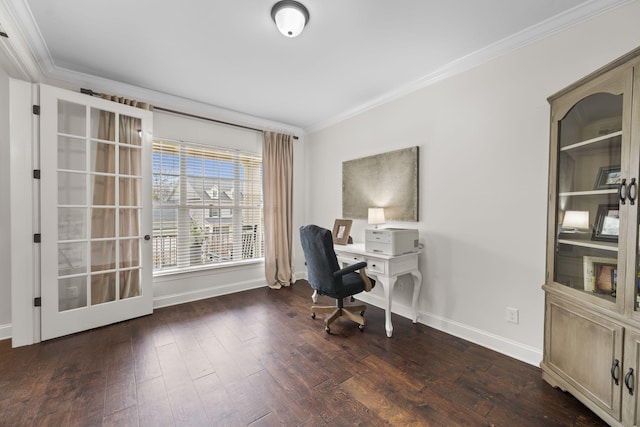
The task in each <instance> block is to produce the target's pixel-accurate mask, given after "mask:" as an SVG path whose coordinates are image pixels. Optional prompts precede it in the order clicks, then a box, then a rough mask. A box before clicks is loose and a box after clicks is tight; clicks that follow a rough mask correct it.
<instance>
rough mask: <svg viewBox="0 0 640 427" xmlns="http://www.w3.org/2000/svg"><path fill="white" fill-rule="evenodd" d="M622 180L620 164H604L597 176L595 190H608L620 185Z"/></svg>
mask: <svg viewBox="0 0 640 427" xmlns="http://www.w3.org/2000/svg"><path fill="white" fill-rule="evenodd" d="M621 180H622V174H621V172H620V165H618V166H602V167H601V168H600V169H599V170H598V175H597V177H596V183H595V185H594V187H593V189H594V190H608V189H611V188H616V187H617V186H619V185H620V182H621Z"/></svg>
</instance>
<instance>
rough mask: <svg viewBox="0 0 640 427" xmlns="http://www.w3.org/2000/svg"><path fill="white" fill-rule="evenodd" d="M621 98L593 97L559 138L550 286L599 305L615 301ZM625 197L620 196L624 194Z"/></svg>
mask: <svg viewBox="0 0 640 427" xmlns="http://www.w3.org/2000/svg"><path fill="white" fill-rule="evenodd" d="M622 112H623V95H614V94H610V93H596V94H593V95H590V96H588V97H586V98H584V99H582V100H581V101H579V102H578V103H577V104H576V105H574V106H573V108H571V109H570V110H569V112H568V113H567V114H566V115H565V116H564V118H562V119H561V120H560V122H559V123H558V127H557V132H558V181H557V186H558V188H557V195H558V196H557V200H556V224H557V233H556V242H555V249H556V254H555V271H554V281H555V282H557V283H560V284H562V285H565V286H568V287H571V288H573V289H576V290H580V291H582V292H584V293H586V294H589V295H593V296H595V297H597V298H600V299H602V300H606V301H611V302H616V299H617V297H618V292H617V287H618V264H619V260H618V236H619V225H620V204H619V203H620V195H619V192H622V193H624V191H625V188H626V187H624V186H623V185H622V184H623V178H622V173H621V172H622V169H621V166H622V140H623V138H622V117H623V114H622ZM623 195H624V194H623Z"/></svg>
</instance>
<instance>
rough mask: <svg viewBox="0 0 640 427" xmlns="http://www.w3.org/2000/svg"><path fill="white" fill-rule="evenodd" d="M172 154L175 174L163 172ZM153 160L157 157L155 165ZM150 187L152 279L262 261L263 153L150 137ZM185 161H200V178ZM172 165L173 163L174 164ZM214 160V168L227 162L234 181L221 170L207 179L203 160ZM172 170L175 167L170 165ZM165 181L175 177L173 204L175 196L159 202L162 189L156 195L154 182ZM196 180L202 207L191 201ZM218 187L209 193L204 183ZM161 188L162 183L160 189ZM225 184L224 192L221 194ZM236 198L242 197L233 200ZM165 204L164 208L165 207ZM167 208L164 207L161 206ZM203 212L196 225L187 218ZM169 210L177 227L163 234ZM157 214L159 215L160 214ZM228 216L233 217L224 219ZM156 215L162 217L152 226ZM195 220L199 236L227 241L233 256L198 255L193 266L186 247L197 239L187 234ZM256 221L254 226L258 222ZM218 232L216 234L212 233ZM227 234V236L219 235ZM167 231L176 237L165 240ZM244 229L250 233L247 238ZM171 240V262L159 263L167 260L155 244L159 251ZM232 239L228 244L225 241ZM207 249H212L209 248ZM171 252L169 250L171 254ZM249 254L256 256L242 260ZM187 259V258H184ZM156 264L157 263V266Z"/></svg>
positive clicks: (192, 219)
mask: <svg viewBox="0 0 640 427" xmlns="http://www.w3.org/2000/svg"><path fill="white" fill-rule="evenodd" d="M164 146H166V147H170V148H169V149H167V150H166V151H163V147H164ZM194 153H202V156H201V157H198V156H197V155H195V154H194ZM171 154H173V155H175V156H177V164H178V171H177V172H175V170H174V171H171V172H170V171H169V170H163V168H162V159H163V157H162V156H163V155H171ZM156 155H159V156H160V160H158V162H159V164H157V160H156ZM152 156H153V159H152V187H153V190H152V191H153V192H154V194H153V199H154V202H153V207H152V211H153V215H154V221H153V233H152V236H153V238H152V243H153V247H152V252H153V263H152V268H153V276H154V277H160V276H166V275H175V274H182V273H188V272H193V271H202V270H209V269H218V268H225V267H233V266H236V267H237V266H242V265H247V264H255V263H263V262H264V234H263V230H264V209H263V207H264V199H263V192H262V190H263V184H262V183H263V171H262V154H261V153H251V152H243V151H240V150H235V149H231V148H225V147H217V146H212V145H206V144H201V143H194V142H186V141H180V140H172V139H168V138H154V139H153V147H152ZM189 159H191V160H192V162H193V161H195V162H200V161H201V162H202V164H203V168H202V173H201V174H200V175H198V174H197V173H196V174H194V172H193V168H192V167H189V166H188V165H187V163H188V161H189ZM174 160H175V159H174ZM208 160H210V161H212V163H215V162H218V163H219V164H220V165H223V164H224V163H231V164H232V168H231V169H229V166H228V165H224V168H225V170H226V171H227V172H228V171H229V170H232V173H233V178H231V177H229V176H226V177H222V176H221V172H220V170H222V169H223V167H222V166H219V169H220V170H218V174H217V175H215V176H212V175H207V173H206V172H205V171H206V170H207V168H206V167H205V166H204V165H205V162H206V161H208ZM172 166H173V167H174V169H175V166H176V164H175V163H174V164H173V165H172ZM163 177H170V178H171V177H173V183H172V184H171V185H173V186H174V189H173V191H176V190H177V192H178V194H179V196H178V199H177V203H175V202H176V199H175V197H174V198H173V200H172V201H171V202H168V200H163V199H162V197H163V195H164V194H166V193H163V191H164V190H166V188H164V189H162V188H160V191H159V192H158V193H156V189H157V187H156V183H157V182H163V180H162V178H163ZM190 179H192V180H195V181H196V185H198V183H197V182H198V180H200V179H201V180H202V185H201V186H202V191H201V193H202V196H201V197H200V198H201V199H202V202H201V203H200V202H195V203H194V202H193V200H189V198H188V193H189V190H188V189H187V186H188V185H189V180H190ZM215 182H217V186H215V188H214V186H212V187H211V188H207V184H205V183H215ZM230 184H231V188H229V185H230ZM160 185H162V184H160ZM223 185H225V186H226V187H227V188H226V189H223V188H222V187H223ZM190 187H191V188H190V190H191V194H192V195H193V192H194V190H193V185H190ZM205 192H206V195H207V196H209V197H210V198H211V199H212V201H211V203H209V204H207V203H206V202H205V200H204V199H205V197H206V196H205ZM157 194H160V197H161V199H160V202H159V203H158V200H157V197H156V196H157ZM216 194H217V195H218V197H217V198H216V199H217V202H216V203H213V199H214V195H216ZM223 194H225V195H226V198H228V199H229V200H230V201H231V203H229V201H227V203H222V202H221V197H220V196H221V195H223ZM235 195H240V197H234V196H235ZM165 203H166V204H165ZM163 204H165V206H162V205H163ZM194 210H195V211H196V213H197V211H198V210H201V212H202V218H201V219H200V218H199V219H197V220H194V218H193V216H192V215H191V213H192V212H193V211H194ZM167 211H175V216H176V218H175V221H174V222H175V227H174V228H173V229H167V228H164V227H163V226H164V225H165V222H166V223H170V221H164V218H165V213H166V212H167ZM216 211H217V213H218V215H217V216H215V215H214V216H211V217H210V218H209V217H206V215H207V213H209V212H216ZM158 212H160V213H158ZM228 213H231V215H228ZM156 215H157V216H158V218H160V220H159V221H156ZM246 217H249V219H250V220H249V222H250V223H249V224H245V222H246V220H245V218H246ZM208 220H217V221H219V222H218V224H217V227H216V224H213V225H211V224H210V223H209V221H208ZM224 220H230V223H227V224H224V226H223V224H222V221H224ZM194 221H195V223H196V227H199V229H200V230H205V232H204V233H203V234H204V235H205V240H206V239H209V238H210V239H211V240H214V236H217V237H219V238H222V236H227V240H226V243H224V245H225V248H226V249H227V253H228V251H229V248H230V251H231V255H230V257H229V258H224V257H222V256H220V257H219V259H218V260H217V261H213V259H214V258H207V255H208V254H205V252H204V251H205V250H204V249H203V250H202V253H201V257H202V258H201V260H202V262H197V261H196V262H195V263H194V260H193V258H192V257H191V256H190V253H189V252H190V251H191V250H192V249H191V244H190V243H187V242H189V241H193V236H194V235H195V234H197V235H200V233H194V231H193V230H192V229H191V228H192V226H193V224H194ZM256 221H257V223H256ZM215 228H217V232H214V231H213V230H214V229H215ZM223 229H224V230H227V231H226V233H225V232H223V231H222V230H223ZM165 230H171V231H174V232H175V236H173V235H172V236H169V234H164V231H165ZM245 230H247V231H248V230H251V231H249V232H248V233H246V232H245ZM167 236H169V238H175V263H163V262H162V260H164V259H166V258H165V255H164V253H163V252H160V253H158V254H157V253H156V252H157V246H158V245H157V244H156V241H157V240H156V239H163V240H162V243H161V246H162V247H166V246H165V242H164V239H166V238H167ZM229 238H230V240H229ZM200 245H201V246H206V243H201V244H200ZM247 245H249V246H247ZM209 247H210V246H209ZM216 248H217V249H219V246H215V244H214V249H216ZM169 251H170V252H171V247H170V250H169ZM247 254H257V255H251V256H249V257H246V255H247ZM169 258H170V260H171V261H173V255H172V254H171V253H170V254H169ZM187 258H188V259H187ZM158 260H160V261H158Z"/></svg>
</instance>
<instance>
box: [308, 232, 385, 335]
mask: <svg viewBox="0 0 640 427" xmlns="http://www.w3.org/2000/svg"><path fill="white" fill-rule="evenodd" d="M300 241H301V243H302V250H303V251H304V257H305V259H306V261H307V272H308V276H309V283H310V284H311V287H312V288H313V289H314V290H316V291H317V292H318V294H320V295H327V296H330V297H331V298H335V299H336V305H335V306H317V305H313V306H312V307H311V317H312V318H314V319H315V318H316V313H331V315H330V316H329V317H327V318H326V320H325V321H324V324H325V328H324V330H325V331H327V333H330V332H331V328H330V327H329V325H330V324H331V323H332V322H333V321H334V320H336V319H337V318H338V317H341V316H345V317H348V318H349V319H351V320H353V321H354V322H356V323H357V324H358V328H359V329H360V330H361V331H362V330H364V325H365V320H364V311H365V309H366V306H365V305H356V306H346V307H345V306H344V302H343V299H344V298H346V297H350V296H353V295H355V294H359V293H360V292H362V291H366V292H369V291H370V290H371V289H372V288H373V287H374V286H375V281H374V280H372V279H371V278H369V277H367V275H366V274H365V271H364V268H365V267H366V266H367V263H366V262H359V263H357V264H352V265H350V266H348V267H345V268H343V269H340V266H339V265H338V259H337V258H336V253H335V251H334V250H333V238H332V237H331V231H330V230H327V229H326V228H321V227H318V226H316V225H305V226H303V227H300ZM356 271H359V273H356ZM314 302H315V301H314Z"/></svg>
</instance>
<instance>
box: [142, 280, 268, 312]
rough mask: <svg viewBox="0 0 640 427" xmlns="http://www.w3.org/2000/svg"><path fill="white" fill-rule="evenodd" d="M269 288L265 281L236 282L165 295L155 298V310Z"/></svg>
mask: <svg viewBox="0 0 640 427" xmlns="http://www.w3.org/2000/svg"><path fill="white" fill-rule="evenodd" d="M263 286H267V284H266V283H265V281H264V280H250V281H246V282H236V283H232V284H229V285H222V286H219V285H217V286H212V287H209V288H205V289H197V290H194V291H189V292H181V293H178V294H171V295H163V296H159V297H154V298H153V308H154V309H156V308H162V307H169V306H172V305H177V304H184V303H187V302H193V301H198V300H201V299H206V298H212V297H219V296H222V295H229V294H233V293H236V292H242V291H248V290H250V289H256V288H260V287H263Z"/></svg>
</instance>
